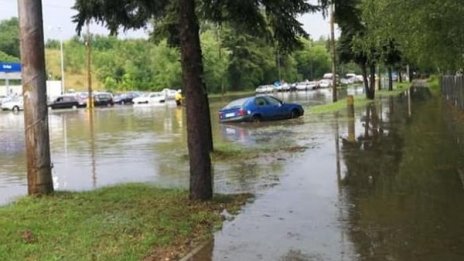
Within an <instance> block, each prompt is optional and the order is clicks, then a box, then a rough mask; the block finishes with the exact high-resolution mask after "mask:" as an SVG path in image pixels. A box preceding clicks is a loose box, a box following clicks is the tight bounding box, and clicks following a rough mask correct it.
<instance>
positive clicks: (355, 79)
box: [255, 73, 363, 94]
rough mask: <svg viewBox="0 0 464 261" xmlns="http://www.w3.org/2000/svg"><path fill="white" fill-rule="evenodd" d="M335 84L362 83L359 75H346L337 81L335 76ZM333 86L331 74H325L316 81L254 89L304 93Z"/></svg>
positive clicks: (278, 84) (266, 91)
mask: <svg viewBox="0 0 464 261" xmlns="http://www.w3.org/2000/svg"><path fill="white" fill-rule="evenodd" d="M336 79H337V82H338V83H341V84H354V83H360V82H362V81H363V78H362V76H361V75H356V74H354V73H347V74H346V75H345V77H343V78H342V79H339V76H338V75H337V76H336ZM332 84H333V74H332V73H326V74H324V76H323V77H322V79H320V80H318V81H308V80H306V81H303V82H295V83H279V82H277V83H276V84H267V85H261V86H258V88H256V90H255V91H256V93H258V94H259V93H271V92H285V91H306V90H315V89H319V88H329V87H332Z"/></svg>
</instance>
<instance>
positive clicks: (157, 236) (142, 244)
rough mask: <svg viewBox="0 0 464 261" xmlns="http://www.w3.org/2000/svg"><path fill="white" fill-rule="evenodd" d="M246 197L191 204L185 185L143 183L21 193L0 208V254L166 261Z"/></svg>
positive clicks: (208, 233)
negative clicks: (32, 194) (180, 187)
mask: <svg viewBox="0 0 464 261" xmlns="http://www.w3.org/2000/svg"><path fill="white" fill-rule="evenodd" d="M248 198H249V195H236V196H223V195H216V196H215V198H214V200H212V201H210V202H195V201H190V200H188V193H187V192H186V191H183V190H176V189H161V188H156V187H154V186H150V185H146V184H125V185H118V186H114V187H105V188H101V189H98V190H93V191H87V192H57V193H54V194H53V195H51V196H45V197H40V198H37V197H24V198H22V199H20V200H18V201H16V202H14V203H12V204H10V205H7V206H4V207H0V230H1V233H0V260H141V259H144V258H147V257H148V258H149V259H151V260H165V259H166V258H169V259H171V260H172V259H176V258H179V257H182V256H183V255H185V254H186V253H187V252H188V251H189V250H190V249H191V248H193V247H195V246H196V245H197V244H198V243H199V242H202V241H204V240H206V239H208V238H209V237H211V236H212V232H213V231H214V230H216V229H218V228H220V226H221V224H222V221H223V219H222V217H221V215H220V213H221V212H222V211H223V210H224V209H227V210H228V212H230V213H236V212H237V211H238V210H239V208H240V206H242V205H243V204H244V203H245V202H246V200H247V199H248Z"/></svg>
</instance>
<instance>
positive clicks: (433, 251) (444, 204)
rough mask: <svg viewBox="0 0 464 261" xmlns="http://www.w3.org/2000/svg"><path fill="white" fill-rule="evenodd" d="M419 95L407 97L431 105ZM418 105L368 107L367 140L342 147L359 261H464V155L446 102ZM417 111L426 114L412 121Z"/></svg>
mask: <svg viewBox="0 0 464 261" xmlns="http://www.w3.org/2000/svg"><path fill="white" fill-rule="evenodd" d="M414 92H415V93H416V94H417V93H418V92H417V91H414V90H413V91H412V92H411V96H409V95H408V96H409V97H411V99H412V100H415V98H414V97H416V98H417V97H420V98H419V100H420V101H423V100H424V99H423V98H424V97H427V99H430V97H429V96H428V95H426V96H423V95H422V94H423V93H422V94H420V96H417V95H416V96H415V95H412V94H413V93H414ZM411 99H409V98H408V103H407V105H406V106H402V105H405V104H404V103H401V102H402V100H403V98H402V97H400V98H399V99H398V103H394V102H393V101H392V100H390V101H387V102H384V103H382V104H381V105H380V107H379V105H377V106H376V105H370V106H368V107H367V108H366V111H365V113H364V115H363V116H362V121H363V127H364V132H362V134H361V135H359V136H358V137H357V139H356V141H354V142H350V141H348V140H344V143H343V147H342V153H343V157H344V159H345V164H346V177H345V178H344V179H343V189H344V190H345V192H346V200H347V202H348V203H349V206H350V210H349V217H348V226H347V227H346V230H347V232H348V234H349V237H350V239H351V241H352V242H353V243H354V246H355V248H356V253H358V255H359V259H360V260H439V259H441V260H460V259H462V258H463V257H464V251H463V250H462V247H463V246H464V238H463V237H462V232H463V231H464V228H463V227H462V226H461V225H460V224H461V222H460V221H459V220H463V218H464V207H463V205H462V204H461V203H458V202H461V201H462V200H463V199H464V197H463V193H462V188H461V187H460V186H459V184H458V182H456V168H457V167H458V165H459V164H460V163H459V162H460V160H459V158H460V156H459V153H457V152H456V150H455V149H454V147H455V144H453V142H451V141H450V139H449V137H448V136H447V134H446V131H445V130H444V129H443V126H444V125H445V124H444V122H443V120H442V117H441V116H440V115H441V113H442V112H440V110H439V109H437V108H440V105H439V103H440V101H438V100H434V101H429V102H428V103H417V102H416V103H414V102H412V103H411V102H409V101H410V100H411ZM394 104H396V105H399V106H395V105H394ZM380 108H383V109H380ZM381 110H382V111H386V112H385V113H383V114H380V113H379V111H381ZM410 111H418V112H419V111H420V113H416V114H415V116H414V117H413V118H412V120H405V115H409V113H408V112H410Z"/></svg>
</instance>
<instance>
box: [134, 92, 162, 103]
mask: <svg viewBox="0 0 464 261" xmlns="http://www.w3.org/2000/svg"><path fill="white" fill-rule="evenodd" d="M132 101H133V102H134V105H136V104H161V103H164V102H165V101H166V96H165V94H164V93H163V92H150V93H146V94H144V95H142V96H139V97H137V98H134V99H133V100H132Z"/></svg>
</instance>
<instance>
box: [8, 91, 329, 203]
mask: <svg viewBox="0 0 464 261" xmlns="http://www.w3.org/2000/svg"><path fill="white" fill-rule="evenodd" d="M277 95H280V96H281V98H283V99H284V100H286V101H292V99H296V100H297V101H298V102H302V103H305V104H309V103H310V102H312V101H310V100H311V99H314V97H323V98H321V99H325V96H324V95H321V94H317V93H316V92H314V93H311V92H303V93H292V94H277ZM233 98H234V97H228V98H227V99H224V98H215V99H212V100H211V119H212V124H213V136H214V139H215V140H216V141H218V142H233V143H237V144H240V145H241V146H246V147H252V146H255V145H256V146H266V145H267V144H268V143H269V142H281V143H283V144H285V143H287V142H288V138H287V136H293V135H295V133H293V131H292V130H291V128H288V125H287V123H277V124H275V125H274V126H273V125H272V124H270V125H268V126H266V125H263V126H261V127H258V128H255V129H246V128H241V127H238V126H237V127H232V128H234V129H229V130H224V129H221V128H223V127H222V126H221V125H220V124H218V121H217V111H218V109H219V108H220V107H221V106H223V105H224V104H226V103H228V102H229V101H230V99H233ZM317 102H319V103H321V102H324V101H323V100H318V101H317ZM23 116H24V115H23V114H22V113H19V114H13V113H7V112H2V113H0V144H1V145H2V146H1V147H0V152H1V153H0V163H1V166H2V168H1V170H0V188H1V190H0V195H1V197H0V198H1V199H0V204H2V203H5V202H8V201H10V200H11V197H15V196H18V195H24V194H25V186H26V167H25V151H24V119H23ZM291 124H301V120H300V121H295V122H293V123H291ZM185 127H186V125H185V108H183V107H179V108H178V107H176V106H175V105H174V106H171V105H166V106H115V107H114V108H96V109H95V110H94V112H93V113H90V112H89V111H87V110H84V109H83V110H56V111H55V110H53V111H49V129H50V142H51V158H52V163H53V166H54V168H53V170H52V172H53V179H54V185H55V188H56V189H59V190H87V189H93V188H95V187H99V186H106V185H111V184H116V183H121V182H156V183H158V184H160V185H166V186H180V187H187V184H188V173H189V171H188V162H187V159H188V157H187V156H186V155H187V148H186V147H187V146H186V142H187V138H186V128H185ZM231 130H232V131H235V132H237V134H236V135H239V133H240V132H246V133H245V134H244V135H242V136H241V138H240V137H239V136H236V137H235V138H234V137H231V136H230V133H229V134H227V135H224V133H223V131H226V132H227V131H231ZM273 134H275V135H274V136H275V139H274V138H268V137H266V136H272V135H273ZM289 144H290V143H289ZM241 168H249V166H240V165H233V164H232V165H231V166H227V164H223V165H221V164H220V163H218V164H216V166H215V168H214V169H215V171H216V172H217V173H216V175H215V176H216V178H215V179H216V181H217V182H216V184H215V190H216V191H218V192H221V191H232V190H234V189H238V190H239V191H244V190H249V189H254V188H255V187H256V186H255V185H253V184H252V185H245V184H243V178H240V177H239V176H240V175H242V174H238V175H237V177H229V176H230V175H231V174H230V172H232V171H233V172H239V170H240V169H241ZM271 169H273V171H275V169H276V167H273V165H272V164H270V165H269V166H268V165H266V166H264V167H261V166H259V165H257V166H256V167H255V168H250V170H253V171H252V172H253V173H254V174H252V175H251V176H253V175H255V176H256V177H257V178H256V179H255V180H256V182H258V181H260V180H261V178H259V177H261V176H265V175H263V173H267V172H269V171H270V170H271ZM234 175H235V174H234ZM234 175H232V176H234ZM241 179H242V181H240V180H241ZM229 180H233V181H229ZM240 182H242V184H239V183H240ZM272 182H274V181H270V182H267V181H266V182H264V183H265V184H270V183H272ZM230 184H233V185H231V187H228V185H230ZM265 186H268V185H265ZM12 191H13V192H12Z"/></svg>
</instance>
